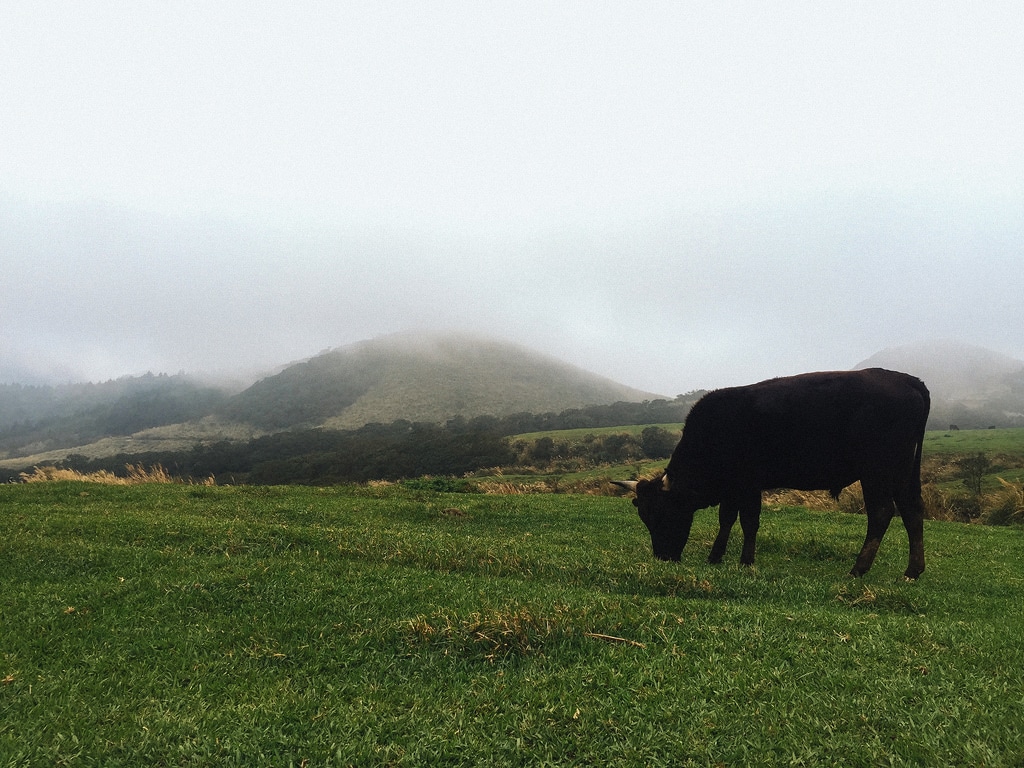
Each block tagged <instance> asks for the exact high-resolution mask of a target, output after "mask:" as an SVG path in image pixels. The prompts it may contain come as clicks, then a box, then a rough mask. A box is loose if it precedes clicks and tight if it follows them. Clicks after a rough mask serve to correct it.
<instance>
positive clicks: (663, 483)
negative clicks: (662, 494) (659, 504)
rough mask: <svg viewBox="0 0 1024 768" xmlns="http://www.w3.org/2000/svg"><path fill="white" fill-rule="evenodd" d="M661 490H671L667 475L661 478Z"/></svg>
mask: <svg viewBox="0 0 1024 768" xmlns="http://www.w3.org/2000/svg"><path fill="white" fill-rule="evenodd" d="M661 490H663V491H669V490H672V483H670V482H669V481H668V475H662V476H661Z"/></svg>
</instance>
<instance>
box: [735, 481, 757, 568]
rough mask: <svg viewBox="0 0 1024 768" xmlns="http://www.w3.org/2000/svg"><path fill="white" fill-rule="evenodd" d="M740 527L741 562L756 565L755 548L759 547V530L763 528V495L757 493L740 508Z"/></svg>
mask: <svg viewBox="0 0 1024 768" xmlns="http://www.w3.org/2000/svg"><path fill="white" fill-rule="evenodd" d="M740 527H741V528H742V529H743V551H742V552H741V553H740V562H741V563H742V564H743V565H753V564H754V548H755V547H756V545H757V529H758V528H760V527H761V493H760V491H758V492H757V494H756V495H753V496H752V497H751V498H748V499H747V500H745V501H744V502H743V504H742V505H741V506H740Z"/></svg>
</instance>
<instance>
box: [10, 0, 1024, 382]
mask: <svg viewBox="0 0 1024 768" xmlns="http://www.w3.org/2000/svg"><path fill="white" fill-rule="evenodd" d="M0 30H2V37H3V43H2V44H0V73H2V74H0V114H2V115H3V117H2V118H0V381H16V380H20V381H41V380H54V379H56V380H81V379H85V380H105V379H108V378H115V377H118V376H121V375H125V374H139V373H144V372H146V371H153V372H168V373H177V372H178V371H182V370H184V371H187V372H199V371H223V370H233V369H238V370H247V371H248V370H258V369H260V368H265V367H270V366H274V365H277V364H280V363H285V362H288V361H290V360H295V359H299V358H303V357H307V356H310V355H312V354H316V353H317V352H319V351H320V350H322V349H325V348H328V347H335V346H342V345H345V344H349V343H352V342H355V341H359V340H361V339H366V338H371V337H374V336H378V335H382V334H386V333H392V332H397V331H405V330H420V329H442V330H443V329H458V330H470V331H474V332H478V333H482V334H486V335H491V336H497V337H500V338H505V339H509V340H512V341H516V342H519V343H522V344H525V345H528V346H530V347H533V348H536V349H538V350H540V351H543V352H547V353H550V354H553V355H556V356H558V357H560V358H562V359H564V360H566V361H568V362H571V363H574V364H576V365H580V366H582V367H584V368H587V369H589V370H592V371H595V372H597V373H600V374H603V375H606V376H610V377H611V378H614V379H616V380H618V381H621V382H623V383H626V384H630V385H632V386H636V387H640V388H642V389H645V390H648V391H653V392H656V393H659V394H666V395H675V394H678V393H681V392H686V391H689V390H692V389H696V388H710V387H715V386H723V385H730V384H739V383H747V382H751V381H756V380H759V379H763V378H767V377H770V376H775V375H784V374H789V373H796V372H799V371H803V370H814V369H826V368H848V367H852V366H853V365H855V364H856V363H857V362H859V361H860V360H862V359H864V358H866V357H868V356H870V355H871V354H873V353H874V352H877V351H879V350H880V349H882V348H884V347H888V346H894V345H902V344H906V343H911V342H915V341H919V340H922V339H929V338H935V337H940V338H949V339H957V340H961V341H965V342H969V343H973V344H979V345H982V346H986V347H989V348H991V349H993V350H996V351H998V352H1002V353H1004V354H1007V355H1011V356H1014V357H1018V358H1024V258H1022V257H1024V44H1022V40H1024V4H1022V3H1020V2H1016V1H1011V2H978V1H973V2H963V3H959V2H939V3H936V2H934V1H933V0H928V1H927V2H894V1H893V0H886V2H850V3H821V2H732V3H730V2H722V1H721V0H714V2H706V3H705V2H684V1H682V0H674V1H673V2H652V3H644V2H637V0H630V1H629V2H621V3H609V2H595V1H593V0H591V1H588V2H578V3H576V2H531V1H530V0H514V1H513V2H381V0H374V1H373V2H358V3H354V2H352V3H349V2H324V3H310V2H287V3H285V2H274V3H263V2H253V1H252V0H246V2H225V1H224V0H219V1H218V2H202V3H199V2H151V3H129V2H122V3H103V2H93V1H91V0H76V1H75V2H65V3H61V2H46V3H41V2H18V3H4V4H2V6H0Z"/></svg>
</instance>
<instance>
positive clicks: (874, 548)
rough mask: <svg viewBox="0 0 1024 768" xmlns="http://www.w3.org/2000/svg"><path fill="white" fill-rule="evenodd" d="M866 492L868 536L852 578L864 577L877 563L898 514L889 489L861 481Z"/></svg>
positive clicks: (852, 570) (865, 505)
mask: <svg viewBox="0 0 1024 768" xmlns="http://www.w3.org/2000/svg"><path fill="white" fill-rule="evenodd" d="M861 487H862V488H863V490H864V507H865V509H867V513H868V534H867V536H866V537H865V539H864V546H863V547H862V548H861V550H860V554H859V555H858V556H857V562H856V563H854V565H853V568H852V569H851V570H850V575H851V576H863V575H864V574H865V573H867V572H868V570H869V569H870V568H871V564H872V563H874V562H875V555H877V554H878V547H879V545H880V544H881V543H882V537H883V536H885V532H886V530H888V528H889V523H890V522H891V521H892V516H893V515H894V514H895V513H896V506H895V503H894V501H893V497H892V493H891V492H890V491H889V489H888V488H887V487H886V488H883V487H879V486H878V485H876V484H874V483H870V482H867V481H863V480H862V481H861Z"/></svg>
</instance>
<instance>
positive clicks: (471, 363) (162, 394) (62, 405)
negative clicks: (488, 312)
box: [0, 334, 657, 467]
mask: <svg viewBox="0 0 1024 768" xmlns="http://www.w3.org/2000/svg"><path fill="white" fill-rule="evenodd" d="M656 398H657V396H656V395H653V394H650V393H647V392H641V391H639V390H635V389H631V388H629V387H626V386H624V385H621V384H618V383H616V382H614V381H611V380H610V379H606V378H603V377H601V376H597V375H595V374H593V373H590V372H588V371H585V370H582V369H580V368H577V367H575V366H572V365H568V364H566V363H564V362H562V361H560V360H557V359H555V358H552V357H549V356H546V355H542V354H539V353H537V352H534V351H532V350H529V349H527V348H525V347H521V346H517V345H514V344H510V343H506V342H501V341H494V340H489V339H482V338H479V337H473V336H467V335H424V334H399V335H394V336H386V337H382V338H378V339H373V340H370V341H364V342H360V343H357V344H353V345H351V346H347V347H342V348H339V349H334V350H330V351H328V352H324V353H322V354H320V355H317V356H316V357H313V358H311V359H309V360H305V361H301V362H297V363H293V364H291V365H288V366H285V367H283V368H282V369H281V370H280V372H278V373H276V374H274V375H271V376H267V377H266V378H264V379H261V380H260V381H258V382H256V383H255V384H253V385H252V386H250V387H248V388H247V389H244V390H243V391H241V392H238V393H236V394H232V393H231V392H229V391H227V390H224V389H217V388H214V387H209V386H202V385H200V384H198V383H196V382H193V381H192V380H190V379H188V378H187V377H180V376H179V377H173V376H172V377H168V376H152V375H147V376H144V377H134V378H133V377H125V378H123V379H118V380H117V381H116V382H107V383H106V384H102V385H94V384H82V385H71V386H68V387H46V386H40V387H26V386H21V385H3V386H0V465H2V466H7V467H12V466H14V465H18V466H19V467H20V466H25V465H27V464H31V463H39V462H45V461H56V460H59V459H63V458H65V457H66V456H67V455H69V454H71V453H78V454H82V455H84V456H87V457H89V458H101V457H106V456H113V455H117V454H121V453H125V454H138V453H144V452H149V451H175V450H187V449H189V448H191V447H192V446H194V445H195V444H197V443H203V444H206V443H210V442H214V441H217V440H224V439H228V440H248V439H250V438H252V437H254V436H258V435H260V434H267V433H274V432H281V431H286V430H294V429H308V428H311V427H326V428H333V429H355V428H358V427H361V426H363V425H365V424H371V423H383V424H389V423H391V422H394V421H397V420H407V421H412V422H431V423H441V422H445V421H447V420H450V419H453V418H456V417H463V418H466V419H471V418H473V417H476V416H506V415H509V414H515V413H524V412H526V413H559V412H561V411H564V410H567V409H571V408H582V407H584V406H588V405H606V404H611V403H615V402H641V401H644V400H652V399H656Z"/></svg>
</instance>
